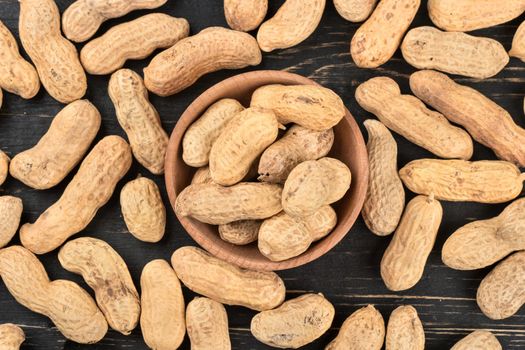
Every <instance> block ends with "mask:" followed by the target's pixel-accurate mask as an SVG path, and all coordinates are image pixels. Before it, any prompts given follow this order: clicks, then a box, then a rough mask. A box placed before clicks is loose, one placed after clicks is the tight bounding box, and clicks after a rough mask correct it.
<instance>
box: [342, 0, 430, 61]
mask: <svg viewBox="0 0 525 350" xmlns="http://www.w3.org/2000/svg"><path fill="white" fill-rule="evenodd" d="M420 3H421V0H381V1H380V2H379V3H378V4H377V7H376V9H375V10H374V12H372V15H371V16H370V18H368V19H367V20H366V22H365V23H364V24H363V25H361V27H360V28H359V29H358V30H357V32H356V33H355V34H354V36H353V38H352V41H351V43H350V54H351V55H352V59H353V60H354V63H355V64H356V65H357V66H358V67H360V68H377V67H379V66H381V65H382V64H384V63H386V62H387V61H388V60H390V58H392V56H393V55H394V53H395V52H396V50H397V48H398V47H399V44H401V40H402V39H403V36H404V35H405V32H406V31H407V29H408V27H409V26H410V23H412V20H413V19H414V17H415V16H416V13H417V10H418V9H419V5H420Z"/></svg>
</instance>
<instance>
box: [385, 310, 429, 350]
mask: <svg viewBox="0 0 525 350" xmlns="http://www.w3.org/2000/svg"><path fill="white" fill-rule="evenodd" d="M385 343H386V344H385V345H386V350H406V349H410V350H424V349H425V331H424V330H423V325H422V324H421V320H420V319H419V316H418V314H417V311H416V309H415V308H414V307H412V306H410V305H404V306H400V307H398V308H397V309H395V310H394V311H392V314H391V315H390V319H389V320H388V326H387V329H386V341H385Z"/></svg>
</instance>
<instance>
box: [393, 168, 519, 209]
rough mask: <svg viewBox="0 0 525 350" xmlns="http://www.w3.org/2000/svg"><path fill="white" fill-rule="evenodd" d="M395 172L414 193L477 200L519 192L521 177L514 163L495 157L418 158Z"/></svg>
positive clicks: (490, 200) (508, 197)
mask: <svg viewBox="0 0 525 350" xmlns="http://www.w3.org/2000/svg"><path fill="white" fill-rule="evenodd" d="M399 176H400V177H401V180H402V181H403V183H404V184H405V186H406V187H408V189H409V190H410V191H412V192H414V193H418V194H425V195H427V196H429V195H431V194H434V196H435V197H436V199H439V200H445V201H453V202H478V203H505V202H508V201H510V200H512V199H514V198H516V197H517V196H518V195H519V194H520V193H521V190H522V187H523V184H522V182H523V181H524V180H525V175H522V174H520V171H519V169H518V168H517V167H516V166H515V165H514V164H512V163H509V162H505V161H495V160H480V161H476V162H468V161H465V160H439V159H418V160H414V161H412V162H410V163H408V164H407V165H405V166H404V167H403V168H402V169H401V170H400V171H399Z"/></svg>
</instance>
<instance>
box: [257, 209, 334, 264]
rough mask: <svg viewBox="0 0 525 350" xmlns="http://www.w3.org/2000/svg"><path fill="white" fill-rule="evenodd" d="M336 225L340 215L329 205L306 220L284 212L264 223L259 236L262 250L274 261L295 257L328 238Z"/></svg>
mask: <svg viewBox="0 0 525 350" xmlns="http://www.w3.org/2000/svg"><path fill="white" fill-rule="evenodd" d="M336 223H337V215H336V213H335V211H334V209H332V207H331V206H329V205H325V206H323V207H321V208H320V209H319V210H318V211H317V212H315V213H314V214H312V215H311V216H307V217H304V218H294V217H292V216H290V215H288V214H286V213H285V212H281V213H279V214H277V215H275V216H272V217H271V218H269V219H266V220H264V221H263V223H262V225H261V228H260V229H259V236H258V247H259V251H260V252H261V253H262V254H263V255H264V256H265V257H267V258H268V259H270V260H272V261H283V260H286V259H290V258H293V257H295V256H298V255H300V254H302V253H304V252H305V251H306V250H307V249H308V248H309V247H310V245H311V244H312V243H313V242H314V241H317V240H319V239H321V238H323V237H325V236H326V235H328V234H329V233H330V232H331V231H332V230H333V228H334V227H335V225H336Z"/></svg>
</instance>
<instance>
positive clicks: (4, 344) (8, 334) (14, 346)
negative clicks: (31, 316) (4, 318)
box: [0, 323, 26, 350]
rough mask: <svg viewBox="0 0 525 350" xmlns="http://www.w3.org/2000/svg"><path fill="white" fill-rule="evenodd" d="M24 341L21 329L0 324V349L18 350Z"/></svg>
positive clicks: (10, 324) (7, 324)
mask: <svg viewBox="0 0 525 350" xmlns="http://www.w3.org/2000/svg"><path fill="white" fill-rule="evenodd" d="M25 340H26V336H25V334H24V331H23V330H22V328H20V327H18V326H17V325H14V324H12V323H4V324H0V349H2V350H19V349H20V345H22V343H23V342H24V341H25Z"/></svg>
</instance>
